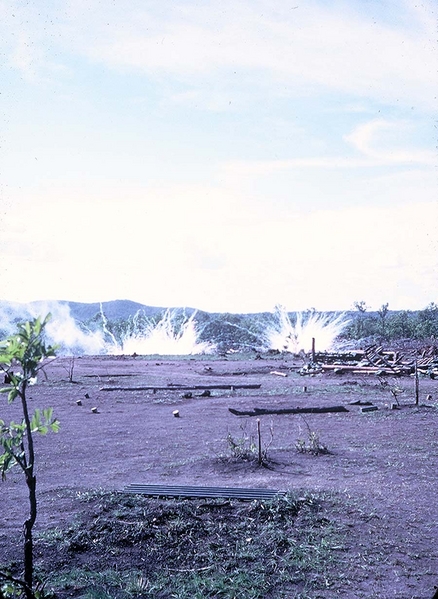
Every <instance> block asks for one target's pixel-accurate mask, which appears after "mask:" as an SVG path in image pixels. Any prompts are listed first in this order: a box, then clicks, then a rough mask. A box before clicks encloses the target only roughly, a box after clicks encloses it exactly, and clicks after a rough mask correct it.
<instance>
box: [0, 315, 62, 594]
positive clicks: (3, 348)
mask: <svg viewBox="0 0 438 599" xmlns="http://www.w3.org/2000/svg"><path fill="white" fill-rule="evenodd" d="M49 319H50V314H48V315H47V316H46V318H45V319H44V320H41V318H35V319H34V320H31V321H28V322H25V323H23V324H19V325H18V332H17V333H16V334H15V335H12V336H10V337H8V338H7V339H5V340H4V341H2V342H0V370H1V371H3V373H4V374H5V375H6V376H5V385H6V386H5V387H4V388H2V389H0V392H2V393H6V394H7V397H8V403H12V402H14V401H15V400H18V401H20V403H21V411H22V420H21V422H20V423H15V422H13V421H11V422H10V423H9V424H6V423H5V422H4V421H3V420H1V419H0V446H1V447H2V448H3V453H2V455H0V472H1V475H2V479H3V480H4V479H5V477H6V473H7V472H8V470H10V469H11V468H12V467H13V466H15V465H18V466H19V467H20V468H21V470H22V471H23V474H24V478H25V481H26V485H27V488H28V493H29V517H28V518H27V519H26V521H25V522H24V526H23V528H24V577H23V580H22V581H17V580H14V582H18V583H19V584H20V586H21V587H22V590H23V592H24V595H25V597H26V599H34V597H35V593H34V584H33V583H34V581H33V537H32V529H33V526H34V524H35V520H36V516H37V496H36V475H35V449H34V438H33V436H34V434H35V433H40V434H43V435H45V434H46V433H47V432H48V431H49V430H52V431H54V432H57V431H58V429H59V423H58V421H57V420H55V419H54V418H53V416H52V413H53V410H52V408H46V409H43V410H39V409H35V411H34V412H33V414H31V413H30V410H29V403H28V398H27V390H28V387H29V385H30V384H31V383H32V381H33V379H35V378H36V377H37V375H38V373H39V372H40V371H41V370H42V368H43V367H44V364H45V360H46V359H47V358H50V357H53V356H54V355H55V349H56V348H55V347H54V346H51V345H46V343H45V340H44V329H45V326H46V324H47V322H48V321H49ZM0 575H1V573H0ZM3 579H9V580H11V577H9V576H8V575H6V574H4V573H3Z"/></svg>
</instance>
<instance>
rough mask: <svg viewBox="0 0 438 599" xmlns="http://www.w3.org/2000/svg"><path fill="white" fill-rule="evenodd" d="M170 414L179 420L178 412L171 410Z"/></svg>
mask: <svg viewBox="0 0 438 599" xmlns="http://www.w3.org/2000/svg"><path fill="white" fill-rule="evenodd" d="M172 414H173V415H174V416H175V418H179V410H173V412H172Z"/></svg>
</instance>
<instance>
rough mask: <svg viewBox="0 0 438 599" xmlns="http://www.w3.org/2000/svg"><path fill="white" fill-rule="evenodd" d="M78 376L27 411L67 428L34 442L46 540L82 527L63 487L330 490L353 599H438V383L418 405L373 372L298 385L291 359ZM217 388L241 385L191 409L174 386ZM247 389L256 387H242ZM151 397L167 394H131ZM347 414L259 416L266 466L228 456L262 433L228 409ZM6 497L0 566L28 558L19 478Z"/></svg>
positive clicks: (406, 389) (112, 362) (52, 369)
mask: <svg viewBox="0 0 438 599" xmlns="http://www.w3.org/2000/svg"><path fill="white" fill-rule="evenodd" d="M70 365H71V362H70V360H69V359H68V358H58V359H56V360H55V361H53V362H52V363H51V364H50V365H49V366H48V367H47V368H46V374H47V379H44V377H41V378H40V380H39V381H38V383H37V384H36V385H35V386H34V387H32V388H31V390H30V398H31V400H30V403H31V406H32V407H45V406H53V408H54V413H55V416H56V417H57V418H58V419H59V420H60V422H61V430H60V432H59V433H58V434H48V435H47V436H45V437H41V436H39V437H38V438H37V439H36V452H37V459H38V464H37V472H38V493H39V514H38V521H37V525H36V530H44V529H45V528H47V527H51V526H55V525H63V524H66V523H68V522H70V521H71V520H72V518H74V516H75V511H76V510H77V509H78V506H77V504H76V503H75V502H74V500H73V499H72V494H71V493H66V490H76V491H77V490H89V489H98V488H102V489H108V490H122V489H123V488H124V487H125V486H126V485H129V484H130V483H145V484H154V483H156V484H159V483H164V484H178V485H185V484H186V485H197V486H210V485H220V486H230V487H266V488H271V489H279V490H294V489H300V490H301V489H309V490H318V491H334V492H336V493H338V494H339V495H340V496H341V497H342V498H343V505H344V506H345V509H344V510H340V511H339V512H338V513H336V514H334V515H333V517H334V518H337V519H339V520H340V521H342V523H343V525H345V527H347V528H348V529H350V531H351V534H350V537H349V538H350V541H349V547H348V551H347V552H346V554H345V560H346V562H347V561H348V568H349V572H350V574H352V576H350V580H354V588H351V586H349V587H348V588H346V589H345V594H344V596H345V597H346V598H348V597H351V598H353V597H355V598H361V597H363V598H365V597H367V598H370V597H376V598H377V597H379V598H381V599H390V598H398V599H432V596H433V594H434V586H435V585H438V550H437V542H436V540H437V539H438V510H437V503H436V492H437V480H438V435H437V425H438V409H437V408H438V382H437V381H434V380H431V379H429V378H426V377H424V378H421V380H420V405H419V406H417V407H416V406H414V405H413V403H414V381H413V379H412V378H410V377H402V378H398V379H397V380H395V379H392V378H389V379H388V380H387V382H388V385H386V386H385V384H382V382H381V380H379V379H378V378H377V377H376V376H374V375H361V376H359V375H351V374H343V375H335V374H331V373H330V374H319V375H312V376H300V375H299V374H298V372H297V367H299V366H301V365H302V362H301V361H300V360H298V359H296V358H294V357H293V356H291V355H278V356H271V355H264V356H262V359H254V358H248V357H242V356H238V355H233V356H230V357H228V358H217V357H209V356H205V357H196V358H188V357H186V358H163V357H153V358H150V357H148V358H145V357H135V358H134V357H128V356H100V357H90V356H88V357H87V356H85V357H81V358H76V359H75V362H74V371H73V382H69V380H68V369H69V366H70ZM279 373H281V374H284V375H286V376H281V375H280V374H279ZM215 384H221V385H229V386H230V387H233V386H235V388H234V389H224V390H212V391H211V396H210V397H201V394H202V390H194V391H192V397H191V398H185V397H183V395H184V394H186V393H187V391H186V390H181V389H180V390H178V388H177V385H183V386H194V385H198V386H200V385H215ZM251 384H260V388H259V389H239V388H238V386H239V385H251ZM393 385H397V386H398V387H399V388H401V389H403V392H402V393H400V394H399V395H398V399H399V402H400V404H401V406H400V409H391V403H393V402H394V399H393V396H392V395H391V393H390V392H389V387H391V386H393ZM145 386H149V387H153V386H156V387H165V389H164V390H156V391H155V392H154V391H153V390H152V389H151V390H144V389H143V390H141V389H138V390H132V389H130V388H132V387H137V388H139V387H145ZM105 388H113V389H114V390H105ZM429 395H430V396H431V397H428V396H429ZM0 400H1V404H0V418H2V419H4V420H5V421H9V420H10V419H14V418H15V419H16V420H18V419H19V417H20V416H19V406H18V405H14V404H13V405H10V406H8V405H7V402H6V396H3V398H1V397H0ZM78 400H80V401H81V403H82V405H78V404H77V401H78ZM358 401H361V402H366V401H370V402H372V403H373V404H374V405H375V406H377V407H378V408H379V409H378V410H377V411H374V412H368V413H363V412H362V411H361V406H360V405H357V404H356V405H353V402H358ZM339 405H343V406H345V407H346V408H347V409H348V412H341V413H324V414H308V415H305V416H304V418H303V417H302V416H300V415H296V414H295V415H294V414H280V415H275V414H273V415H263V416H261V417H260V419H261V433H262V440H263V443H264V444H265V445H268V444H269V443H270V445H269V447H268V449H267V452H268V459H269V468H266V467H258V465H257V464H256V463H249V462H245V461H239V460H232V459H229V458H230V449H229V446H228V444H227V441H226V438H227V435H228V433H230V435H231V436H232V437H233V439H235V440H238V439H242V438H244V437H245V436H255V433H256V426H257V421H256V418H254V417H249V416H235V415H233V414H232V413H231V412H230V411H229V409H228V408H234V409H237V410H252V409H253V408H255V407H257V408H267V409H270V408H275V409H284V408H295V407H327V406H339ZM92 408H97V413H93V412H92ZM174 410H179V414H180V417H179V418H177V417H175V416H174V415H173V411H174ZM271 431H272V439H271ZM309 431H311V432H314V433H317V434H318V435H319V440H320V442H321V443H322V444H323V445H325V446H326V447H327V448H328V450H329V453H327V454H326V455H319V456H314V455H311V454H309V453H299V452H298V451H297V448H296V443H297V440H298V439H300V438H301V439H303V440H304V441H306V442H307V441H308V435H309ZM0 499H1V503H0V505H1V507H0V562H5V561H8V560H11V559H20V558H21V548H19V546H18V545H17V539H18V538H19V533H20V530H21V524H22V522H23V520H24V519H25V516H26V509H27V502H26V489H25V485H24V482H23V480H22V476H21V474H20V472H19V471H18V470H15V471H12V472H11V473H10V474H9V475H8V477H7V479H6V481H5V482H2V483H0ZM17 552H19V553H18V554H17ZM336 596H338V595H336ZM327 597H330V594H328V595H327Z"/></svg>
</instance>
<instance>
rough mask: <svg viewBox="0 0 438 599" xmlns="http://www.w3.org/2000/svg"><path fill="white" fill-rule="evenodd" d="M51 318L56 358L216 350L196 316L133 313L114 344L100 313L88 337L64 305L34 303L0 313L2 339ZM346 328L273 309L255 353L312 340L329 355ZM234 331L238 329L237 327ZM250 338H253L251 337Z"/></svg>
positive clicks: (343, 320) (341, 319)
mask: <svg viewBox="0 0 438 599" xmlns="http://www.w3.org/2000/svg"><path fill="white" fill-rule="evenodd" d="M48 312H51V314H52V319H51V321H50V322H49V324H48V325H47V337H48V341H49V342H50V343H54V344H57V345H59V350H58V354H59V355H102V354H107V355H108V354H109V355H117V354H125V355H132V354H138V355H152V354H159V355H164V356H165V355H196V354H208V353H213V352H215V350H216V345H215V343H214V341H213V340H211V341H199V334H200V332H199V328H198V324H197V322H196V319H195V317H196V313H193V314H192V315H191V316H190V317H184V318H181V312H180V311H178V310H166V311H165V312H164V314H163V316H162V317H161V319H160V320H159V321H158V322H155V321H152V320H148V319H147V318H146V319H144V318H143V319H142V318H140V314H139V313H137V314H136V315H135V316H134V318H133V320H132V326H131V327H130V330H129V331H128V332H126V333H125V335H124V336H123V337H122V340H121V342H118V341H117V339H116V337H115V336H114V334H113V333H112V332H111V331H110V330H109V324H108V320H107V318H106V316H105V314H104V313H103V310H102V306H101V310H100V315H101V318H102V330H97V331H96V330H94V331H91V330H89V329H86V328H85V327H84V325H83V324H81V326H79V325H78V323H77V322H76V321H75V320H74V318H73V317H72V315H71V313H70V308H69V306H68V305H66V304H63V303H59V302H38V303H37V302H34V303H33V304H31V305H29V306H23V305H18V304H16V305H12V306H11V307H9V309H8V310H7V311H4V310H0V328H1V329H2V331H3V332H6V335H8V334H11V333H13V332H14V330H15V328H16V325H15V323H16V322H17V321H18V320H26V319H28V318H34V317H36V316H39V315H43V316H44V315H45V314H47V313H48ZM348 323H349V320H348V318H347V317H346V316H345V315H344V314H341V315H338V316H333V315H328V314H320V313H310V314H309V315H308V314H301V313H297V315H296V321H295V324H293V323H292V321H291V319H290V317H289V314H288V313H287V311H286V309H285V308H283V307H281V306H277V307H276V308H275V311H274V322H273V323H272V324H269V325H266V327H265V328H264V330H262V331H261V332H260V336H259V342H260V347H262V348H264V349H276V350H280V351H289V352H292V353H299V352H300V351H305V352H309V351H310V350H311V347H312V338H315V340H316V349H317V350H318V351H328V350H331V349H334V347H335V343H336V339H337V337H338V336H339V335H340V333H341V332H342V331H343V329H344V328H345V326H346V325H347V324H348ZM238 328H239V327H238ZM251 334H252V335H254V336H256V334H255V333H251Z"/></svg>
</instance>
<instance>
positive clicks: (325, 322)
mask: <svg viewBox="0 0 438 599" xmlns="http://www.w3.org/2000/svg"><path fill="white" fill-rule="evenodd" d="M275 316H276V322H275V323H274V324H273V325H270V326H269V327H268V328H267V329H266V331H265V337H266V344H267V346H268V347H269V348H270V349H278V350H280V351H289V352H292V353H299V352H300V351H304V352H309V351H310V350H311V349H312V338H314V339H315V344H316V349H317V350H318V351H329V350H331V349H333V348H334V346H335V342H336V338H337V337H338V336H339V335H340V334H341V333H342V331H343V330H344V328H345V327H346V326H347V324H348V323H349V319H348V318H347V317H346V316H345V315H344V314H340V315H337V316H333V315H330V314H320V313H317V312H315V313H311V314H310V315H309V316H308V317H306V316H305V315H303V314H302V313H300V312H298V313H297V315H296V322H295V324H292V322H291V320H290V318H289V314H288V313H287V312H286V309H285V308H283V307H282V306H276V308H275Z"/></svg>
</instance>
